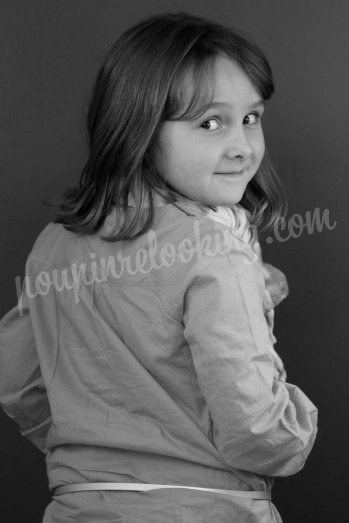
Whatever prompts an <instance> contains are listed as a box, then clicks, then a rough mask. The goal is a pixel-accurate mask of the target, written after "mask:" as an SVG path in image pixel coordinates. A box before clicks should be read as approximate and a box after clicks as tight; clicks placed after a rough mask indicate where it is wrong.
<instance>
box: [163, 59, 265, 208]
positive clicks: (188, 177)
mask: <svg viewBox="0 0 349 523" xmlns="http://www.w3.org/2000/svg"><path fill="white" fill-rule="evenodd" d="M213 87H214V93H213V94H214V96H213V102H212V105H211V106H210V107H209V109H208V110H207V111H206V112H205V113H204V115H203V116H201V117H199V118H197V119H195V120H186V121H185V120H182V121H181V120H178V121H169V120H167V121H165V122H164V123H163V124H162V125H161V127H160V132H159V139H158V143H157V145H158V147H157V151H156V154H155V163H156V167H157V169H158V171H159V173H160V174H161V175H162V176H163V178H164V179H165V180H166V181H167V183H168V184H169V185H171V186H172V187H173V188H174V189H175V190H177V191H178V192H180V193H182V194H184V195H185V196H186V197H188V198H190V199H192V200H196V201H199V202H202V203H204V204H207V205H232V204H235V203H238V202H239V201H240V200H241V198H242V196H243V194H244V192H245V189H246V186H247V184H248V182H249V181H250V180H251V178H253V176H254V175H255V174H256V172H257V170H258V167H259V165H260V163H261V161H262V158H263V155H264V137H263V131H262V125H261V116H262V113H263V107H264V105H263V100H262V98H261V96H260V94H259V92H258V90H257V89H256V87H255V86H254V85H253V83H252V82H251V80H250V79H249V77H248V76H247V75H246V73H245V72H244V71H243V69H242V68H241V67H240V66H239V65H238V64H236V63H235V62H233V61H232V60H229V59H228V58H225V57H223V56H219V57H217V59H216V62H215V74H214V84H213ZM192 89H193V83H192V80H191V77H190V75H187V76H186V78H185V82H184V98H185V99H186V101H187V102H188V101H189V100H190V97H191V94H192Z"/></svg>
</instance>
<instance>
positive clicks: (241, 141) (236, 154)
mask: <svg viewBox="0 0 349 523" xmlns="http://www.w3.org/2000/svg"><path fill="white" fill-rule="evenodd" d="M227 140H228V143H227V156H228V157H229V158H231V159H234V158H242V159H244V158H249V157H250V156H251V154H252V152H253V149H252V147H251V144H250V142H249V140H248V138H247V136H246V132H245V129H244V127H242V128H239V129H235V130H234V131H233V132H231V133H230V135H229V137H228V138H227Z"/></svg>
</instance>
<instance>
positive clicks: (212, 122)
mask: <svg viewBox="0 0 349 523" xmlns="http://www.w3.org/2000/svg"><path fill="white" fill-rule="evenodd" d="M200 127H202V128H203V129H206V130H207V131H216V130H217V129H219V124H218V120H217V118H210V119H209V120H205V121H204V122H203V123H202V124H201V125H200Z"/></svg>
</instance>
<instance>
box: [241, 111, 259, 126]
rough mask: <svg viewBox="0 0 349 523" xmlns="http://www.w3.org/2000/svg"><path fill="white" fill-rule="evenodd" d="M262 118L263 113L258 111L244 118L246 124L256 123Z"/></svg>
mask: <svg viewBox="0 0 349 523" xmlns="http://www.w3.org/2000/svg"><path fill="white" fill-rule="evenodd" d="M260 119H261V115H260V114H258V113H250V114H248V115H246V116H245V118H244V122H243V123H244V125H256V124H257V123H258V122H259V121H260Z"/></svg>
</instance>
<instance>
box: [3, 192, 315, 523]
mask: <svg viewBox="0 0 349 523" xmlns="http://www.w3.org/2000/svg"><path fill="white" fill-rule="evenodd" d="M130 205H131V206H132V202H130ZM133 210H134V211H135V209H133ZM233 210H234V212H233V214H232V213H231V210H229V212H228V215H227V214H226V210H224V209H222V208H219V207H218V208H217V211H218V213H217V215H216V217H213V218H212V215H210V213H207V214H205V213H204V212H203V211H201V210H199V208H198V207H197V206H195V205H194V204H193V205H186V204H185V203H181V204H180V205H176V204H169V203H165V202H164V201H162V200H161V199H159V200H158V201H157V204H156V212H155V218H154V222H153V225H152V227H151V229H150V230H149V231H148V232H147V233H145V234H142V235H141V236H139V237H138V238H136V239H134V240H122V241H118V242H111V243H110V242H106V241H104V240H103V239H101V234H104V233H107V232H108V231H110V230H111V229H112V227H113V226H114V225H115V217H116V214H115V210H113V211H112V212H111V213H110V215H109V216H108V218H107V219H106V221H105V224H104V226H103V228H102V230H101V231H100V233H98V234H95V235H90V236H80V235H77V234H74V233H72V232H69V231H67V230H66V229H65V228H64V227H63V226H62V225H60V224H54V223H50V224H49V225H48V226H47V227H46V228H45V229H44V230H43V232H42V233H41V234H40V235H39V237H38V239H37V241H36V242H35V244H34V247H33V249H32V251H31V253H30V255H29V257H28V260H27V264H26V282H25V283H26V285H25V289H24V290H23V293H22V296H21V298H20V300H19V303H18V306H17V307H15V308H14V309H13V310H12V311H10V312H9V313H8V314H7V315H6V316H5V317H4V318H3V320H2V322H1V324H0V404H1V405H2V408H3V409H4V411H5V412H6V413H7V414H8V415H9V416H10V417H11V418H13V420H14V421H15V422H16V423H18V424H19V426H20V430H21V433H22V434H23V435H24V436H26V437H28V438H29V439H30V440H31V441H32V442H33V443H34V444H35V445H37V446H38V447H39V448H40V449H41V450H42V451H44V452H45V457H46V463H47V473H48V479H49V487H50V488H51V489H53V488H54V487H56V486H59V485H64V484H68V483H78V482H98V481H101V482H105V481H112V482H145V483H155V484H175V485H188V486H198V487H209V488H216V489H233V490H238V489H240V490H264V489H266V490H267V489H270V488H271V484H272V479H271V477H272V476H287V475H291V474H294V473H296V472H298V471H299V470H300V469H301V468H302V467H303V465H304V463H305V460H306V458H307V456H308V454H309V452H310V450H311V448H312V446H313V442H314V439H315V434H316V419H317V410H316V408H315V406H314V405H313V404H312V402H311V401H310V400H309V399H308V398H307V396H306V395H305V394H304V393H303V392H302V391H301V390H300V389H299V388H297V387H296V386H295V385H292V384H289V383H287V382H285V380H284V379H282V377H280V376H279V375H278V373H276V372H275V368H276V366H277V364H278V362H277V360H276V358H275V355H274V354H273V350H271V349H272V345H273V343H272V341H273V340H272V339H271V333H270V326H268V321H267V319H266V315H265V313H266V311H267V310H270V306H271V304H270V293H269V294H268V293H267V292H266V290H267V288H266V278H265V273H264V272H263V264H262V260H261V256H260V251H258V248H257V249H256V243H253V242H256V241H257V240H256V238H255V237H254V240H253V236H249V235H248V234H247V232H246V231H248V230H249V229H248V223H247V222H246V216H247V214H246V212H245V210H244V209H243V208H242V207H241V206H239V205H237V206H235V207H234V209H233ZM212 212H214V211H212ZM227 216H228V218H229V216H230V218H229V219H227ZM224 217H225V218H224ZM234 217H236V218H237V221H236V222H234ZM239 217H240V221H239ZM241 219H242V221H241ZM244 220H245V221H244ZM239 224H240V228H239ZM241 224H242V225H241ZM246 234H247V235H246ZM257 246H258V245H257ZM258 252H259V255H258ZM269 288H271V286H269ZM278 376H279V377H278ZM94 495H97V494H93V493H82V494H78V493H74V494H70V495H69V496H71V497H70V498H69V499H70V501H71V502H72V503H73V502H74V503H75V504H76V506H75V508H74V510H75V511H76V512H74V515H75V516H74V517H77V515H79V514H80V516H79V517H80V519H79V518H78V519H76V520H78V521H85V519H83V517H82V514H83V511H84V510H85V511H86V514H87V513H88V512H87V506H88V501H87V500H90V502H91V510H93V509H94V507H96V506H97V505H96V504H97V501H98V500H97V498H95V497H94ZM106 495H107V494H106ZM108 495H110V496H111V495H112V494H108ZM114 495H118V496H121V493H120V494H115V493H114ZM134 495H136V494H134ZM170 495H172V496H175V495H176V496H177V498H180V494H178V493H176V494H169V493H167V494H166V495H165V494H164V500H165V501H164V506H165V507H167V508H166V510H167V509H168V503H167V501H166V500H167V499H168V498H166V496H170ZM200 495H201V496H204V497H203V498H200V499H205V500H207V499H208V498H207V496H206V495H205V494H200ZM200 495H199V494H195V496H196V498H195V499H199V498H197V496H200ZM72 496H73V498H72ZM87 496H88V497H87ZM139 496H144V494H139ZM149 496H153V497H154V496H155V498H154V499H157V503H158V502H159V499H160V500H161V499H162V498H161V496H162V494H161V493H160V492H157V493H156V494H154V493H152V494H151V495H150V494H149ZM156 496H160V498H159V497H157V498H156ZM183 496H184V497H185V496H188V494H183ZM61 498H64V495H63V496H61ZM165 498H166V499H165ZM177 498H176V503H177V504H178V503H180V501H178V499H177ZM113 499H116V498H113ZM119 499H120V498H119ZM143 499H153V498H152V497H150V498H143ZM183 499H184V498H183ZM192 499H194V498H192ZM210 499H212V498H210ZM60 503H62V499H61V501H60ZM183 503H184V502H183ZM55 504H56V505H57V501H55V500H53V501H52V503H51V504H50V506H49V508H48V509H47V516H46V519H45V520H44V521H45V522H46V521H47V522H51V521H54V516H53V515H52V514H54V513H55V510H56V508H55V507H56V505H55ZM79 504H80V505H79ZM82 505H83V506H82ZM102 505H103V503H102ZM184 505H185V503H184V504H183V507H184ZM199 505H200V503H199V501H198V502H197V511H198V512H197V514H198V516H197V517H198V521H206V519H202V520H201V519H199V518H200V510H202V511H203V512H202V514H203V516H202V517H203V518H204V512H205V511H206V510H207V509H206V508H205V509H204V508H202V509H200V506H201V505H200V506H199ZM79 506H81V513H80V512H79ZM194 506H195V503H194ZM183 507H182V509H181V510H183V511H184V508H183ZM220 507H221V508H220V510H223V512H224V511H225V510H226V511H227V517H228V515H229V514H230V516H229V517H231V516H232V515H234V514H235V515H237V514H240V515H241V514H243V515H244V517H245V518H246V521H247V520H248V521H251V522H252V521H258V522H259V523H261V522H268V523H270V521H272V520H273V519H272V518H273V517H274V518H278V517H279V516H277V515H276V514H277V513H276V510H275V508H274V507H273V506H272V505H271V504H270V503H268V502H266V501H265V502H264V501H253V500H252V501H248V500H243V499H242V500H239V499H234V500H231V499H230V500H229V501H228V500H226V499H225V500H224V502H223V501H221V503H220ZM224 507H228V508H224ZM57 510H58V508H57ZM61 510H62V509H61ZM105 510H107V507H105ZM159 510H160V509H159ZM164 510H165V509H164ZM229 511H230V512H229ZM67 513H68V508H67ZM91 513H92V512H91ZM228 513H229V514H228ZM272 513H273V514H274V515H272ZM49 514H51V515H52V518H51V519H50V517H51V516H50V515H49ZM84 514H85V513H84ZM159 514H160V516H159V519H156V518H155V516H154V519H149V521H150V520H151V521H154V522H155V521H159V522H161V523H165V522H166V523H167V522H172V521H177V519H175V518H174V517H173V520H172V519H170V517H169V516H168V515H167V516H166V517H165V516H164V514H165V513H163V514H162V515H161V511H160V512H159ZM166 514H167V512H166ZM183 514H184V512H183ZM99 516H100V517H99ZM99 516H98V517H97V515H96V514H94V517H93V518H92V519H93V521H94V522H99V521H101V522H102V521H106V517H107V515H106V513H105V514H104V513H103V514H102V509H100V513H99ZM86 517H87V519H86V521H92V519H88V516H86ZM183 517H184V516H183ZM212 517H213V516H212ZM241 518H242V516H241ZM248 518H251V519H248ZM253 518H255V519H253ZM233 519H234V518H233ZM213 520H214V519H212V520H210V521H213ZM181 521H182V520H181ZM183 521H187V520H186V519H183ZM188 521H194V520H190V519H188ZM207 521H209V520H207ZM215 521H226V520H225V519H224V518H223V516H222V517H221V519H215ZM227 521H228V519H227ZM229 521H230V519H229ZM239 521H240V519H239ZM241 521H245V519H243V518H242V519H241ZM278 521H279V520H278Z"/></svg>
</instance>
